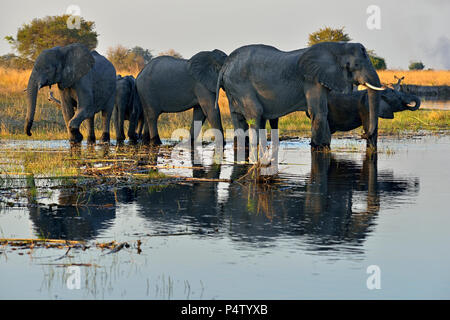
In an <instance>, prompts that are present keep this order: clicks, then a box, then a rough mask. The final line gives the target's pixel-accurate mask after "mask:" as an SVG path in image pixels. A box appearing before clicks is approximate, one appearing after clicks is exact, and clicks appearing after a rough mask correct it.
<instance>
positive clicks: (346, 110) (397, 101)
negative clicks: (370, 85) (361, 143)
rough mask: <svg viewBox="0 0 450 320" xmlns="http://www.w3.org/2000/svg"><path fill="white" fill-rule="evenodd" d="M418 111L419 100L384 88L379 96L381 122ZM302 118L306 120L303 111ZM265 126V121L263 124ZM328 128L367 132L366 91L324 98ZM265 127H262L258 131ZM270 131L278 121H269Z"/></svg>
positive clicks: (334, 130)
mask: <svg viewBox="0 0 450 320" xmlns="http://www.w3.org/2000/svg"><path fill="white" fill-rule="evenodd" d="M419 107H420V99H419V98H418V97H417V96H415V95H413V94H409V93H405V92H401V91H397V90H393V89H390V88H387V89H386V90H384V91H382V92H381V99H380V107H379V110H378V116H379V117H380V118H384V119H394V113H395V112H400V111H405V110H410V111H415V110H417V109H419ZM304 111H306V115H307V116H308V118H310V114H309V113H308V111H307V109H306V107H305V108H304ZM264 121H265V122H266V120H264ZM328 125H329V127H330V132H331V133H335V132H336V131H350V130H353V129H356V128H358V127H360V126H361V125H362V126H363V128H364V131H365V132H367V131H368V129H369V125H370V116H369V101H368V95H367V90H362V91H355V92H352V93H347V94H345V93H332V94H330V95H329V97H328ZM264 126H265V123H264V125H262V127H264ZM270 126H271V127H272V129H277V128H278V119H273V120H270Z"/></svg>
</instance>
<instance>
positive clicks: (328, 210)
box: [303, 153, 388, 240]
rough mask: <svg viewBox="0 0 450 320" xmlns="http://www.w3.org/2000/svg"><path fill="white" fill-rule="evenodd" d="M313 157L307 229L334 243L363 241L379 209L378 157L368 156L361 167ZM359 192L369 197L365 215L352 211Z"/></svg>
mask: <svg viewBox="0 0 450 320" xmlns="http://www.w3.org/2000/svg"><path fill="white" fill-rule="evenodd" d="M311 157H312V159H311V173H310V177H309V181H308V183H307V184H306V186H305V189H306V196H305V200H304V204H303V214H304V218H305V219H304V222H305V228H306V229H312V230H313V229H315V230H316V231H317V232H320V233H321V234H323V235H326V236H330V237H332V238H334V239H333V240H337V239H348V240H352V239H360V238H364V237H365V235H366V233H367V232H368V228H369V226H370V225H371V224H372V223H373V220H374V217H375V216H376V214H377V213H378V212H379V210H380V194H379V186H378V169H377V156H376V154H367V155H366V158H365V159H364V161H363V165H362V167H359V166H357V165H355V163H354V162H352V161H349V160H337V159H336V158H334V157H333V156H332V155H331V154H330V153H312V154H311ZM383 191H388V190H383ZM356 193H363V194H364V196H365V198H366V200H365V202H366V203H365V210H363V211H362V212H354V211H353V207H354V205H355V202H356V201H355V199H354V198H355V194H356ZM361 195H362V194H361ZM364 196H362V197H358V198H364ZM317 227H319V228H317Z"/></svg>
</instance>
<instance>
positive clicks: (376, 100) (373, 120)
mask: <svg viewBox="0 0 450 320" xmlns="http://www.w3.org/2000/svg"><path fill="white" fill-rule="evenodd" d="M367 96H368V100H369V118H370V120H369V121H370V122H369V132H367V136H368V137H371V136H372V135H374V134H376V132H377V130H378V109H379V105H380V93H379V92H378V91H376V90H372V89H368V90H367Z"/></svg>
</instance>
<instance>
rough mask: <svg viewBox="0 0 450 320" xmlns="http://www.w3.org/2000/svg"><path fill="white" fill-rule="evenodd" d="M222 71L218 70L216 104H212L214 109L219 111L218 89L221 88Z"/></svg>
mask: <svg viewBox="0 0 450 320" xmlns="http://www.w3.org/2000/svg"><path fill="white" fill-rule="evenodd" d="M223 70H224V68H222V69H220V72H219V76H218V77H217V86H216V102H215V103H214V108H215V109H216V110H219V97H220V88H223V87H222V86H223V83H222V79H223Z"/></svg>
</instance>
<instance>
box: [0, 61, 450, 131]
mask: <svg viewBox="0 0 450 320" xmlns="http://www.w3.org/2000/svg"><path fill="white" fill-rule="evenodd" d="M30 72H31V71H30V70H28V71H19V70H12V69H4V68H1V67H0V137H3V138H10V139H38V140H54V139H67V138H68V135H67V132H66V127H65V124H64V120H63V117H62V113H61V110H60V109H59V108H58V107H56V105H55V104H53V103H51V102H49V101H48V100H47V94H48V89H47V88H44V89H42V90H40V92H39V94H38V100H37V107H36V114H35V122H34V125H33V129H32V132H33V136H32V137H31V138H30V137H28V136H26V135H25V134H24V130H23V126H24V121H25V120H24V119H25V114H26V106H27V101H26V95H25V93H24V92H23V89H25V88H26V86H27V81H28V77H29V75H30ZM118 73H120V74H122V75H128V74H130V73H129V72H127V71H125V72H124V71H119V72H118ZM137 73H138V72H137V71H136V72H134V73H133V75H134V76H137ZM379 74H380V77H381V79H382V82H384V83H393V82H395V79H394V75H397V76H399V77H401V76H405V80H404V83H411V84H424V85H428V84H430V85H431V84H439V85H443V84H446V85H450V71H428V70H426V71H396V70H386V71H380V72H379ZM219 107H220V111H221V115H222V123H223V127H224V129H227V128H232V123H231V118H230V111H229V108H228V100H227V98H226V95H225V92H224V91H223V90H221V91H220V97H219ZM449 114H450V111H426V110H419V111H417V112H401V113H397V114H396V116H395V119H394V120H384V119H380V131H381V132H382V133H383V132H384V133H393V132H396V131H399V130H410V131H411V130H418V129H428V130H437V129H447V128H448V127H449V122H450V120H449ZM100 118H101V117H100V116H99V115H97V116H96V136H97V138H99V137H100V136H101V133H102V132H101V131H102V130H101V121H100ZM191 121H192V110H188V111H185V112H181V113H175V114H162V115H161V116H160V119H159V121H158V129H159V132H160V136H161V137H162V138H171V135H172V132H173V131H174V130H175V129H177V128H185V129H189V127H190V124H191ZM126 126H127V122H126ZM206 128H209V125H208V123H207V122H206ZM206 128H205V129H206ZM310 130H311V124H310V120H309V119H308V118H307V117H306V115H305V114H304V113H303V112H294V113H292V114H289V115H287V116H285V117H283V118H281V119H280V134H282V135H284V136H286V135H287V136H295V135H297V136H298V135H304V136H308V135H309V134H310ZM81 132H82V134H83V136H84V137H85V138H86V137H87V130H86V124H85V123H83V124H82V127H81ZM358 132H359V131H358ZM111 138H112V139H115V130H114V126H113V125H112V126H111Z"/></svg>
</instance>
